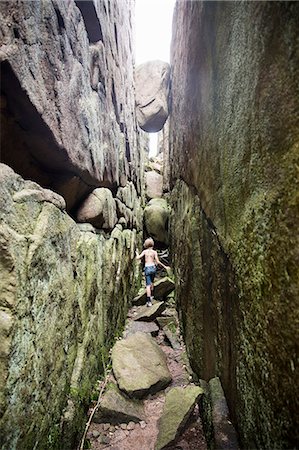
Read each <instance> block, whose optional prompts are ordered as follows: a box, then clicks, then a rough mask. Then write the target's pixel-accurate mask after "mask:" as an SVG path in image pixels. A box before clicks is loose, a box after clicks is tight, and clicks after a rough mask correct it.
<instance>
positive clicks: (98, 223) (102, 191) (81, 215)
mask: <svg viewBox="0 0 299 450" xmlns="http://www.w3.org/2000/svg"><path fill="white" fill-rule="evenodd" d="M77 220H78V222H88V223H91V224H92V225H94V226H95V227H96V228H103V229H106V230H112V228H113V227H114V225H115V224H116V223H117V220H118V219H117V215H116V203H115V200H114V198H113V196H112V193H111V191H110V190H109V189H107V188H98V189H94V190H93V191H92V193H91V194H89V196H88V197H87V199H86V200H85V201H84V202H83V204H82V205H81V206H80V208H79V210H78V212H77Z"/></svg>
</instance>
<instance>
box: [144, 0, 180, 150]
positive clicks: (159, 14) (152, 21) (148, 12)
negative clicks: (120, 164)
mask: <svg viewBox="0 0 299 450" xmlns="http://www.w3.org/2000/svg"><path fill="white" fill-rule="evenodd" d="M174 4H175V0H136V9H135V24H136V35H135V46H136V65H139V64H142V63H144V62H146V61H151V60H154V59H160V60H162V61H166V62H169V61H170V42H171V27H172V14H173V9H174ZM157 137H158V135H157V133H150V134H149V138H150V140H149V146H150V152H149V156H154V155H155V154H156V149H157Z"/></svg>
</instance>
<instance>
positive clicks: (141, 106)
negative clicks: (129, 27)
mask: <svg viewBox="0 0 299 450" xmlns="http://www.w3.org/2000/svg"><path fill="white" fill-rule="evenodd" d="M169 80H170V66H169V64H168V63H165V62H163V61H149V62H146V63H144V64H141V65H140V66H138V67H137V68H136V71H135V81H136V112H137V121H138V124H139V126H140V128H142V130H144V131H147V132H149V133H153V132H157V131H160V130H161V129H162V128H163V125H164V123H165V122H166V120H167V117H168V95H169Z"/></svg>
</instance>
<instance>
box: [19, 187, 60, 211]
mask: <svg viewBox="0 0 299 450" xmlns="http://www.w3.org/2000/svg"><path fill="white" fill-rule="evenodd" d="M13 201H14V202H16V203H25V202H38V203H41V202H49V203H53V205H55V206H57V208H59V209H61V210H62V211H63V210H64V209H65V208H66V205H65V200H64V198H63V197H61V195H59V194H56V192H53V191H50V189H42V188H41V187H40V186H39V185H36V188H34V189H22V190H21V191H19V192H17V193H16V194H15V195H14V196H13Z"/></svg>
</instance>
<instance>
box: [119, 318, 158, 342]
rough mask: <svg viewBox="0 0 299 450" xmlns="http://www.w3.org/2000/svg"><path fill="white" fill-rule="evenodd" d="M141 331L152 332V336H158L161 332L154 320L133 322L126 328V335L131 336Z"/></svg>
mask: <svg viewBox="0 0 299 450" xmlns="http://www.w3.org/2000/svg"><path fill="white" fill-rule="evenodd" d="M138 331H141V333H150V334H151V335H152V336H156V335H157V334H158V332H159V327H158V325H156V324H155V323H154V322H142V321H139V322H131V323H130V324H129V326H128V327H127V328H126V329H125V332H124V337H125V338H126V337H128V336H131V335H132V334H135V333H137V332H138Z"/></svg>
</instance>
